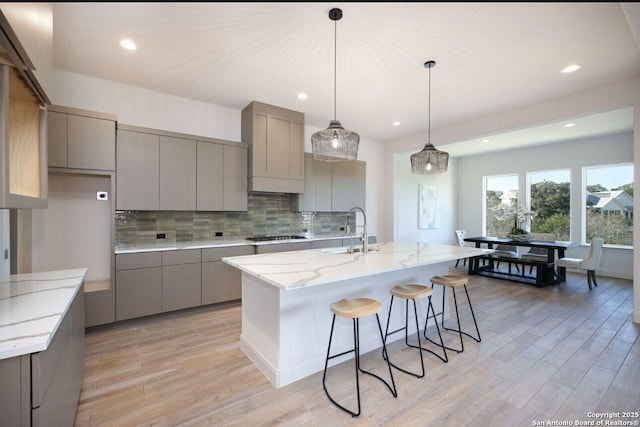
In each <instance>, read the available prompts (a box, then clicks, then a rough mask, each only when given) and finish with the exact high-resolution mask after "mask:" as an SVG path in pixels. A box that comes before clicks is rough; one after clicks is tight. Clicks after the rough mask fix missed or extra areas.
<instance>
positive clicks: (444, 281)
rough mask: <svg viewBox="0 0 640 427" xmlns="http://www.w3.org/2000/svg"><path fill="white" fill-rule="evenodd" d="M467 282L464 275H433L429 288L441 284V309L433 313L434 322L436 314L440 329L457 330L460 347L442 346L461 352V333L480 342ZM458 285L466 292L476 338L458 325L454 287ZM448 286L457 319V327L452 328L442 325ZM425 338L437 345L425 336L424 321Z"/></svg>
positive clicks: (458, 313)
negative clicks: (438, 317)
mask: <svg viewBox="0 0 640 427" xmlns="http://www.w3.org/2000/svg"><path fill="white" fill-rule="evenodd" d="M467 282H468V279H467V278H466V277H464V276H455V275H443V276H433V277H432V278H431V288H432V289H433V285H434V284H435V285H440V286H443V287H444V289H443V292H442V311H441V312H439V313H435V314H434V315H433V318H434V320H435V322H436V324H437V323H438V319H437V316H440V324H441V326H442V329H444V330H447V331H453V332H457V333H458V335H459V336H460V349H459V350H458V349H455V348H451V347H446V346H444V347H443V348H446V349H447V350H451V351H455V352H456V353H462V352H463V351H464V342H463V341H462V335H463V334H464V335H466V336H468V337H469V338H472V339H474V340H475V341H476V342H480V341H481V340H482V339H481V338H480V330H479V329H478V322H477V321H476V316H475V314H474V313H473V306H472V305H471V299H470V298H469V291H468V290H467ZM459 287H464V292H465V293H466V294H467V301H468V302H469V310H471V317H472V318H473V324H474V325H475V327H476V334H477V336H478V337H477V338H476V337H474V336H473V335H470V334H468V333H467V332H464V331H463V330H462V328H461V327H460V312H459V311H458V300H457V298H456V288H459ZM447 288H450V289H451V292H452V293H453V304H454V306H455V309H456V318H457V320H458V329H452V328H447V327H446V326H444V304H445V296H446V289H447ZM428 321H429V316H428V314H427V322H428ZM425 338H426V339H427V340H429V341H430V342H431V343H433V344H435V345H439V344H438V343H436V342H434V341H432V340H430V339H429V338H428V337H427V336H426V322H425Z"/></svg>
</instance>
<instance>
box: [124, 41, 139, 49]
mask: <svg viewBox="0 0 640 427" xmlns="http://www.w3.org/2000/svg"><path fill="white" fill-rule="evenodd" d="M120 46H122V47H123V48H125V49H127V50H136V49H137V46H136V44H135V43H134V42H133V40H129V39H122V40H120Z"/></svg>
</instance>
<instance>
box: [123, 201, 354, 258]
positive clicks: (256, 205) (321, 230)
mask: <svg viewBox="0 0 640 427" xmlns="http://www.w3.org/2000/svg"><path fill="white" fill-rule="evenodd" d="M291 197H295V196H293V195H289V194H272V193H249V196H248V210H247V211H246V212H244V211H243V212H196V211H116V218H115V243H116V245H118V246H119V245H133V244H145V243H154V242H156V239H157V238H156V235H157V234H158V233H164V234H165V235H166V240H167V241H176V242H189V241H201V240H212V239H216V238H218V239H227V238H245V237H249V236H259V235H283V234H295V235H306V236H309V235H314V236H322V235H335V234H340V233H343V232H344V231H342V230H340V228H341V227H344V225H345V223H346V220H347V217H346V212H291V211H290V209H289V206H290V202H291ZM216 233H223V236H222V237H217V236H216Z"/></svg>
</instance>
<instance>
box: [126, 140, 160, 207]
mask: <svg viewBox="0 0 640 427" xmlns="http://www.w3.org/2000/svg"><path fill="white" fill-rule="evenodd" d="M117 138H118V141H117V144H118V150H117V152H116V166H117V177H116V191H117V198H116V209H118V210H158V209H159V206H160V137H159V136H158V135H153V134H149V133H142V132H134V131H129V130H125V129H118V137H117Z"/></svg>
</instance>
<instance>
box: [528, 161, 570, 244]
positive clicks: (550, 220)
mask: <svg viewBox="0 0 640 427" xmlns="http://www.w3.org/2000/svg"><path fill="white" fill-rule="evenodd" d="M529 206H531V214H532V217H531V232H532V233H547V234H553V235H554V239H555V240H565V241H567V240H571V237H570V224H571V171H570V170H568V169H566V170H557V171H544V172H530V173H529ZM549 237H550V236H549Z"/></svg>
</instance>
